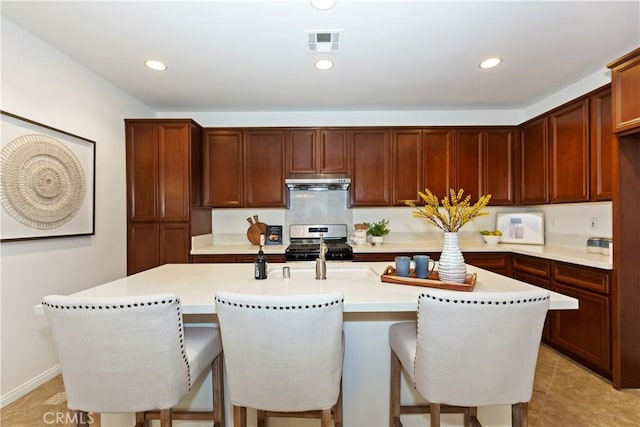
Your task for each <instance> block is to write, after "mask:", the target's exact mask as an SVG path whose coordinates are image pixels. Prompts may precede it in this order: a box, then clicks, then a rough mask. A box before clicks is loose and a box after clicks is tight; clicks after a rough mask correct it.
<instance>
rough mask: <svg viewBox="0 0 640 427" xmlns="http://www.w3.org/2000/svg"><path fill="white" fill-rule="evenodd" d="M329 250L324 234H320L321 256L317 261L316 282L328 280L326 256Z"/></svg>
mask: <svg viewBox="0 0 640 427" xmlns="http://www.w3.org/2000/svg"><path fill="white" fill-rule="evenodd" d="M328 249H329V248H328V247H327V244H326V243H325V242H324V234H323V233H320V256H319V257H318V258H317V259H316V280H325V279H326V278H327V261H326V258H325V255H326V253H327V250H328Z"/></svg>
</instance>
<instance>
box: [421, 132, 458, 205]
mask: <svg viewBox="0 0 640 427" xmlns="http://www.w3.org/2000/svg"><path fill="white" fill-rule="evenodd" d="M454 136H455V131H454V130H452V129H425V130H423V133H422V141H423V150H424V186H425V188H428V189H429V191H431V192H432V193H433V194H435V195H436V196H438V198H440V199H442V197H444V196H446V195H447V194H449V189H450V188H453V187H454V186H455V182H454V153H453V141H454Z"/></svg>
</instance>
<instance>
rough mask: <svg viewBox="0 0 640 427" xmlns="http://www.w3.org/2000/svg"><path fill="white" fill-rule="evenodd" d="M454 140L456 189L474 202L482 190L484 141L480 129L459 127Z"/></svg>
mask: <svg viewBox="0 0 640 427" xmlns="http://www.w3.org/2000/svg"><path fill="white" fill-rule="evenodd" d="M456 133H457V141H456V159H457V162H456V180H455V182H456V188H455V189H456V190H459V189H463V190H464V194H463V196H464V197H466V196H468V195H470V196H471V203H472V204H473V203H475V202H476V201H477V200H478V198H479V197H480V195H481V194H482V192H483V191H484V173H483V172H484V170H483V161H484V153H483V151H484V141H483V131H482V130H481V129H464V130H462V129H459V130H458V131H457V132H456Z"/></svg>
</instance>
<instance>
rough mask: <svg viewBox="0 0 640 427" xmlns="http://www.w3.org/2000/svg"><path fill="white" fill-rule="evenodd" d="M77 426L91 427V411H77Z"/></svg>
mask: <svg viewBox="0 0 640 427" xmlns="http://www.w3.org/2000/svg"><path fill="white" fill-rule="evenodd" d="M75 415H76V426H77V427H89V413H88V412H85V411H76V413H75Z"/></svg>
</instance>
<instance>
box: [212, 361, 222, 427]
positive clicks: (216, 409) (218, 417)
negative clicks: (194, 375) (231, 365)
mask: <svg viewBox="0 0 640 427" xmlns="http://www.w3.org/2000/svg"><path fill="white" fill-rule="evenodd" d="M211 382H212V384H211V387H212V388H213V427H225V425H224V424H225V419H224V370H223V357H222V353H220V354H219V355H218V357H216V358H215V359H213V363H212V364H211Z"/></svg>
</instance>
